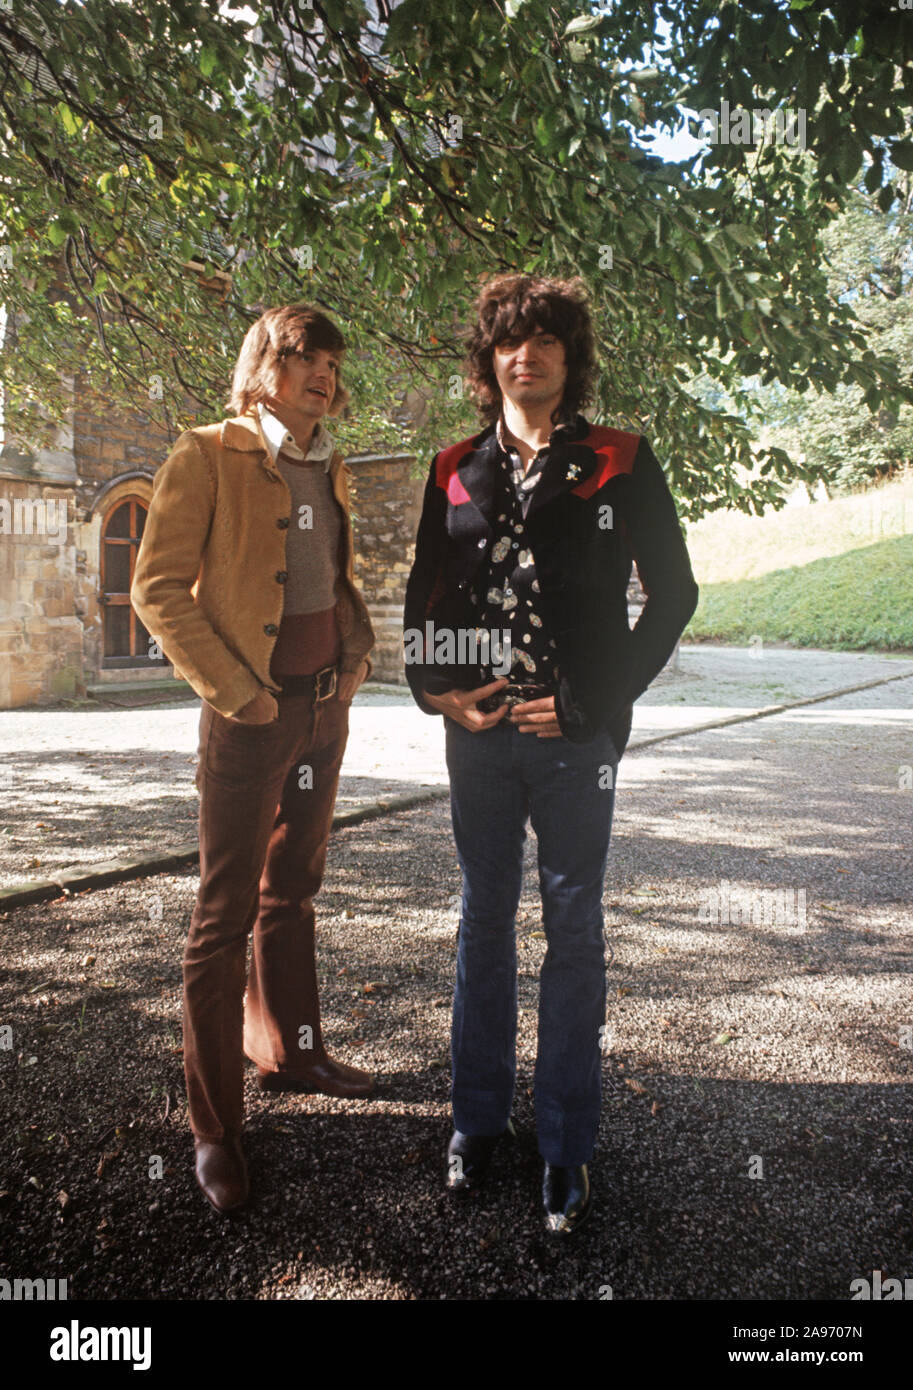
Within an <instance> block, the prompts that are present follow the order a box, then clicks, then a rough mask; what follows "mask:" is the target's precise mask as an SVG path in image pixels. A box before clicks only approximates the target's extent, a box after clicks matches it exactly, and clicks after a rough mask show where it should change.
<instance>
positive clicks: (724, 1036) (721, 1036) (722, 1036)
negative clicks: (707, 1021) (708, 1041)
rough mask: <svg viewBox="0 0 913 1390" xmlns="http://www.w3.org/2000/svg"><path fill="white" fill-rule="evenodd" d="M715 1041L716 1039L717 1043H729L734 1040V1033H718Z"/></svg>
mask: <svg viewBox="0 0 913 1390" xmlns="http://www.w3.org/2000/svg"><path fill="white" fill-rule="evenodd" d="M713 1041H714V1042H715V1043H728V1042H732V1034H731V1033H718V1034H717V1036H716V1037H715V1038H714V1040H713Z"/></svg>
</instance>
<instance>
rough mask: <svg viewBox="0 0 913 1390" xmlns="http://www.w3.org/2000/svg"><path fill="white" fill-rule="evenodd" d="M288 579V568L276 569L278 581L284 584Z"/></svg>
mask: <svg viewBox="0 0 913 1390" xmlns="http://www.w3.org/2000/svg"><path fill="white" fill-rule="evenodd" d="M287 579H288V570H276V583H277V584H284V583H285V581H286V580H287Z"/></svg>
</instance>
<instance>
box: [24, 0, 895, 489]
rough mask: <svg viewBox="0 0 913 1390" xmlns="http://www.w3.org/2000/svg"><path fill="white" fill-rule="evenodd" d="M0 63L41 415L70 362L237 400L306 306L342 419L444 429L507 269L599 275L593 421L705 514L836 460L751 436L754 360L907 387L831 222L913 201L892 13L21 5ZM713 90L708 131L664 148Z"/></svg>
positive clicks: (382, 432) (625, 3)
mask: <svg viewBox="0 0 913 1390" xmlns="http://www.w3.org/2000/svg"><path fill="white" fill-rule="evenodd" d="M0 67H2V77H3V80H2V83H0V187H2V203H0V243H2V247H3V249H2V251H0V298H2V300H3V303H4V304H5V306H6V310H7V313H8V314H9V318H10V324H11V331H10V332H8V333H7V335H6V339H5V342H4V345H3V350H2V358H0V369H2V374H3V382H4V393H5V412H6V418H7V424H8V427H9V428H11V429H12V430H14V432H15V433H16V434H17V435H19V436H21V437H23V438H25V439H27V440H30V441H33V442H38V441H40V440H42V439H43V438H44V437H45V435H46V433H47V429H48V420H49V418H50V419H53V417H54V416H55V415H58V416H59V414H60V412H61V411H62V410H63V409H65V407H66V406H67V405H69V404H70V403H71V402H70V400H69V398H68V396H67V392H66V389H65V387H64V386H63V385H62V381H61V378H62V377H64V378H65V377H67V376H70V377H79V379H80V380H81V381H84V382H85V383H86V388H87V389H91V388H92V387H94V388H96V389H98V390H99V391H104V392H105V393H106V394H108V395H109V396H110V397H111V398H112V399H113V400H114V401H115V403H117V404H121V405H124V406H128V407H131V408H133V409H137V410H142V411H144V412H145V413H147V414H155V415H158V416H160V417H161V418H162V419H163V420H166V421H167V422H168V423H169V424H170V425H171V426H172V427H177V426H186V425H188V424H193V423H198V422H199V421H201V420H203V419H211V418H213V416H214V415H216V416H217V415H219V414H221V413H223V407H224V402H225V399H226V394H227V387H228V374H229V372H230V369H231V367H232V365H233V363H234V359H235V356H236V353H237V348H238V346H239V343H240V339H241V336H242V335H243V332H244V331H245V330H246V327H247V326H248V324H249V322H250V321H251V320H252V319H253V318H254V317H255V316H256V314H257V313H258V312H259V311H260V310H261V308H263V307H266V306H267V305H269V304H275V303H281V302H289V301H293V300H299V299H308V300H311V301H314V302H317V303H318V304H320V305H322V306H323V307H324V308H325V309H326V310H327V312H329V313H330V314H331V315H333V316H335V317H336V318H337V320H338V321H339V322H340V325H341V326H342V327H343V329H344V331H345V332H346V334H347V338H348V340H349V342H350V344H351V349H352V350H351V352H350V354H349V358H350V359H351V360H347V380H348V381H349V382H350V384H351V385H352V387H353V390H354V400H353V407H352V408H351V411H350V415H349V417H348V418H347V419H344V420H341V421H338V422H336V426H335V433H336V434H337V435H338V436H339V437H340V439H341V441H342V443H343V445H344V446H345V447H348V448H349V449H350V450H352V451H355V450H358V449H364V448H366V447H368V445H369V444H370V445H373V446H374V447H377V446H383V447H397V448H399V447H406V446H409V447H414V448H415V449H416V450H417V451H418V452H419V453H420V454H421V453H425V454H427V452H428V451H429V450H431V449H433V448H438V447H441V445H442V444H444V443H448V442H452V441H454V440H455V439H459V438H461V437H464V436H465V435H467V434H470V433H472V432H473V431H474V430H475V429H476V428H478V417H477V415H476V412H475V410H474V408H473V406H472V403H471V401H470V400H468V399H463V395H462V391H461V380H460V364H461V358H462V353H461V343H460V338H459V330H460V328H461V327H462V326H465V325H466V323H467V315H468V306H469V303H470V301H471V298H472V297H473V295H474V293H475V292H476V289H477V286H478V283H479V280H480V278H485V277H486V276H488V275H490V274H492V273H496V272H498V271H503V270H522V271H527V272H535V273H543V274H551V275H561V276H566V275H576V274H580V275H582V276H583V277H584V279H585V281H586V282H587V285H588V286H589V289H590V292H591V299H592V304H593V309H594V319H595V324H596V328H597V336H598V344H599V348H600V353H601V360H602V368H601V374H600V378H599V383H598V393H597V399H596V402H595V404H594V407H593V409H591V411H590V412H589V413H590V415H591V416H592V418H594V419H596V420H599V421H601V422H603V423H611V424H616V425H618V426H620V427H622V428H625V427H627V428H633V429H637V430H642V431H643V432H645V433H647V434H648V435H649V436H650V438H651V441H652V442H653V443H654V445H655V447H656V449H657V451H658V453H659V455H660V457H662V458H663V460H664V462H665V463H666V464H667V466H668V469H669V473H670V478H671V481H672V482H673V485H674V487H675V489H676V491H677V493H678V496H679V498H680V501H681V503H682V506H683V509H684V511H685V512H686V514H690V515H691V516H694V517H696V516H699V515H701V514H702V513H703V512H705V511H708V510H713V509H714V508H717V507H722V506H737V507H740V508H742V509H743V510H760V509H762V508H763V507H764V506H765V505H769V504H773V505H777V503H778V502H779V501H780V500H781V498H782V494H783V490H784V486H785V485H786V484H787V483H790V484H791V482H792V481H793V480H794V479H795V478H797V477H806V478H807V479H808V480H809V481H813V480H814V478H815V477H816V476H829V473H830V471H831V470H832V461H830V460H827V459H821V458H819V459H817V460H809V461H807V462H806V464H805V465H801V464H800V463H799V462H798V461H797V459H796V458H795V457H793V458H790V457H789V455H788V454H787V453H786V452H785V451H783V450H781V449H770V450H769V451H767V452H766V453H764V454H762V455H761V456H760V458H758V457H757V456H756V454H755V453H753V451H752V439H753V436H754V435H755V433H756V429H755V425H754V423H753V421H752V419H751V416H752V411H753V410H754V409H755V408H756V405H757V399H758V391H757V388H758V385H759V384H761V385H763V384H766V383H774V382H776V383H779V384H780V385H781V386H782V388H783V389H784V390H787V391H797V392H799V393H805V392H807V391H808V390H809V389H812V390H815V391H826V392H833V391H835V390H838V389H840V388H842V389H844V390H846V389H848V388H854V389H857V388H858V393H859V394H861V397H862V399H863V400H864V402H865V407H866V409H868V410H870V411H872V412H878V411H889V412H896V411H897V410H899V408H900V405H901V402H902V401H907V402H913V389H911V386H910V382H909V379H908V377H906V376H905V374H904V373H903V372H902V371H901V370H899V368H898V362H897V357H896V354H894V353H892V352H891V351H890V344H889V343H887V342H885V344H884V347H883V349H881V350H879V351H875V350H873V346H872V344H871V342H870V338H869V333H868V330H867V327H866V324H865V323H864V322H863V321H862V320H861V319H860V318H859V317H857V315H856V313H855V312H854V305H853V303H852V302H851V298H850V297H847V296H846V295H840V294H839V293H837V292H835V289H834V286H833V284H829V282H828V274H827V269H826V267H825V266H824V265H823V263H822V256H821V240H820V239H821V236H822V233H823V232H824V230H825V228H827V227H828V226H829V225H830V224H831V223H833V222H834V220H835V219H837V218H838V217H839V216H840V215H841V214H842V212H843V211H844V210H845V209H846V208H847V207H848V206H849V205H850V202H851V200H852V198H853V196H854V191H855V192H856V193H857V194H858V192H859V191H860V190H865V191H867V193H868V195H869V196H870V197H871V198H873V199H874V200H875V202H876V204H877V205H878V206H879V207H880V208H881V209H882V210H883V211H886V210H888V209H890V208H892V207H893V206H894V205H895V203H898V202H899V201H901V200H903V199H904V198H905V197H907V196H908V193H909V177H908V172H909V171H910V170H913V139H911V135H910V111H911V108H913V14H906V13H904V12H903V11H902V10H900V9H899V8H898V7H894V6H892V5H889V4H887V3H885V4H884V5H881V4H877V5H871V4H869V5H863V6H861V7H860V6H859V5H858V4H857V3H851V2H850V0H792V3H791V4H790V3H787V0H742V2H741V3H738V4H736V3H730V0H723V3H719V0H674V3H668V4H666V3H642V2H641V0H616V3H614V4H607V5H606V6H604V7H602V8H600V9H593V10H591V11H585V12H581V4H580V0H500V3H499V2H498V0H435V4H433V5H427V4H425V3H424V0H402V3H400V4H398V5H395V6H391V5H390V4H383V3H382V4H380V5H379V6H377V5H374V4H365V3H361V0H313V6H306V5H305V4H303V3H301V0H272V3H268V4H262V5H256V4H255V5H252V6H251V7H250V8H249V9H246V10H244V11H229V10H227V8H225V7H224V6H220V4H219V3H218V2H217V0H173V2H172V3H170V4H168V5H163V4H159V3H155V4H147V3H137V4H128V3H120V2H119V0H85V3H77V2H76V0H65V3H58V0H30V3H29V4H28V5H25V6H23V5H22V4H17V5H16V6H15V7H14V8H13V9H12V10H6V9H2V8H0ZM701 112H704V113H705V116H704V119H703V121H702V123H700V124H699V123H698V121H697V120H696V119H692V122H691V128H692V130H693V131H694V132H695V133H696V132H697V131H698V130H700V131H702V132H703V134H704V137H705V138H704V139H703V141H702V144H701V146H700V148H699V150H698V152H697V153H696V154H693V155H689V156H688V157H686V158H680V159H678V160H675V161H670V160H668V159H666V160H664V159H662V158H660V157H659V156H658V155H657V154H655V153H651V150H650V145H651V139H650V132H652V131H654V130H656V129H665V130H667V131H670V132H671V131H674V130H675V129H677V128H678V127H679V126H681V124H682V121H683V119H684V118H685V116H686V115H687V114H688V113H690V114H691V116H692V117H693V118H696V117H697V116H698V113H701ZM709 112H715V113H719V119H718V120H717V121H716V124H715V125H714V122H712V121H709V120H708V116H707V113H709ZM739 112H744V113H748V116H749V120H748V131H749V135H748V138H747V139H746V138H745V136H746V130H745V122H744V121H742V122H741V129H740V123H739V122H738V121H736V120H734V119H733V117H734V116H737V115H738V113H739ZM751 113H757V114H755V115H754V116H752V115H751ZM776 113H779V118H780V123H779V125H778V124H777V123H776V122H775V120H774V115H775V114H776ZM800 114H801V118H802V126H803V130H804V135H803V138H802V139H801V141H800V140H799V139H798V138H796V139H792V140H790V125H789V118H791V119H792V120H793V127H792V133H793V135H794V136H798V130H799V125H798V117H799V115H800ZM708 131H709V138H708ZM724 132H725V133H724ZM714 134H715V136H716V139H715V143H714V139H713V136H714ZM727 136H728V142H727ZM784 137H785V138H784ZM188 266H191V267H193V266H197V267H199V271H198V272H194V271H193V270H192V269H191V270H190V271H188V269H187V267H188ZM216 272H222V273H223V274H226V273H227V274H228V275H229V276H230V281H227V280H220V279H218V277H217V275H216ZM702 376H703V377H704V378H705V379H707V378H709V379H711V380H712V381H715V382H716V383H718V385H719V387H720V391H721V393H724V394H725V397H726V399H727V401H728V402H731V403H732V404H731V408H725V407H723V406H721V405H719V404H713V403H710V402H709V401H708V399H707V397H706V394H704V395H703V396H702V394H701V392H700V391H696V390H695V381H696V380H697V379H699V378H701V377H702ZM407 387H408V388H411V389H412V390H413V391H416V390H418V391H420V392H421V393H422V395H423V396H424V397H425V398H426V402H427V405H426V410H425V413H424V418H423V421H422V424H421V427H420V428H419V430H418V431H417V432H412V431H410V430H409V429H408V428H407V426H406V425H405V424H404V421H403V418H402V416H401V415H400V414H398V413H397V411H396V410H395V409H394V407H395V406H396V404H397V402H398V401H399V400H400V398H401V397H402V394H403V392H404V391H405V390H406V388H407ZM757 463H760V468H759V469H758V468H755V465H756V464H757ZM748 468H753V469H754V471H753V474H752V476H751V477H750V479H747V480H746V476H745V470H746V469H748Z"/></svg>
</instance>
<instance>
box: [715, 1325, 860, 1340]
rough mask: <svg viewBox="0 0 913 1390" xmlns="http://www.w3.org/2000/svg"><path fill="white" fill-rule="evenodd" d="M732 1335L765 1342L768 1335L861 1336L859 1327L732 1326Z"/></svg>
mask: <svg viewBox="0 0 913 1390" xmlns="http://www.w3.org/2000/svg"><path fill="white" fill-rule="evenodd" d="M732 1335H733V1337H751V1338H752V1339H753V1340H755V1341H758V1342H766V1341H767V1339H768V1337H861V1336H862V1328H861V1327H841V1326H839V1325H831V1326H830V1327H802V1328H799V1327H734V1328H733V1329H732Z"/></svg>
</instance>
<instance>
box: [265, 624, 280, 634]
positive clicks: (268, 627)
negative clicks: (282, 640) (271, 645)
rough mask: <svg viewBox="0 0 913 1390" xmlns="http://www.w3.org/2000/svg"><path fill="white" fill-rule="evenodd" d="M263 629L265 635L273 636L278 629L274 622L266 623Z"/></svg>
mask: <svg viewBox="0 0 913 1390" xmlns="http://www.w3.org/2000/svg"><path fill="white" fill-rule="evenodd" d="M263 631H264V632H265V633H266V635H267V637H275V635H276V633H277V632H278V631H279V629H278V628H277V626H276V624H275V623H267V624H266V626H265V627H264V629H263Z"/></svg>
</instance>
